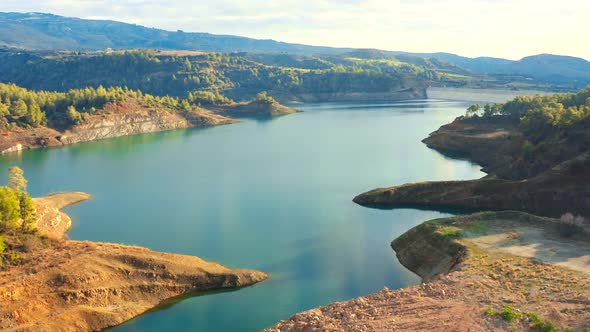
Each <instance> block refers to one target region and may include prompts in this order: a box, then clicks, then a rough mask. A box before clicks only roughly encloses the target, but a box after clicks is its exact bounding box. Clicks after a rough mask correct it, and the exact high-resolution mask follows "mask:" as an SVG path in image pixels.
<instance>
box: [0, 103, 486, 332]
mask: <svg viewBox="0 0 590 332" xmlns="http://www.w3.org/2000/svg"><path fill="white" fill-rule="evenodd" d="M465 107H466V105H465V104H461V103H454V102H444V101H436V100H423V101H408V102H398V103H373V104H352V103H330V104H313V105H306V106H304V107H301V108H302V109H303V110H304V111H305V112H303V113H299V114H295V115H290V116H285V117H281V118H277V119H274V120H270V121H255V120H247V121H244V122H242V123H239V124H234V125H228V126H222V127H216V128H208V129H192V130H180V131H173V132H165V133H158V134H148V135H140V136H134V137H125V138H118V139H112V140H105V141H99V142H92V143H86V144H79V145H73V146H68V147H65V148H56V149H45V150H38V151H29V152H26V153H24V154H22V155H20V156H15V155H13V156H5V157H2V158H0V169H2V173H1V174H0V175H3V176H5V175H6V169H7V168H8V166H9V165H18V166H20V167H22V168H23V169H24V170H25V174H26V176H27V177H28V178H29V181H30V191H31V192H32V194H34V195H43V194H46V193H50V192H55V191H68V190H76V191H85V192H88V193H90V194H92V195H93V196H94V199H93V200H91V201H89V202H86V203H83V204H80V205H77V206H74V207H71V208H69V209H68V210H67V212H68V213H69V214H70V215H71V216H72V218H73V219H74V226H73V228H72V230H71V232H70V237H71V238H73V239H77V240H92V241H107V242H119V243H126V244H133V245H140V246H146V247H149V248H151V249H154V250H160V251H169V252H175V253H182V254H189V255H197V256H200V257H202V258H204V259H207V260H213V261H217V262H220V263H222V264H224V265H226V266H230V267H240V268H252V269H258V270H262V271H265V272H268V273H270V275H271V279H269V280H268V281H265V282H263V283H260V284H258V285H255V286H253V287H248V288H244V289H241V290H238V291H232V292H223V293H213V294H208V295H205V296H195V297H190V298H187V299H185V300H183V301H181V302H179V303H177V304H175V305H173V306H167V307H165V308H162V309H161V310H158V311H154V312H151V313H148V314H146V315H144V316H141V317H139V318H137V319H134V320H132V321H130V322H128V323H126V324H124V325H122V326H119V327H117V328H115V330H120V331H139V330H141V331H165V330H169V331H234V330H239V331H258V330H260V329H262V328H264V327H268V326H271V325H273V324H274V323H276V322H278V321H279V320H281V319H286V318H288V317H289V316H291V315H293V314H295V313H297V312H300V311H303V310H306V309H311V308H314V307H317V306H320V305H325V304H328V303H330V302H334V301H341V300H347V299H351V298H354V297H357V296H360V295H367V294H369V293H371V292H375V291H378V290H380V289H382V288H383V287H385V286H387V287H390V288H400V287H404V286H408V285H412V284H416V283H418V282H419V278H418V277H416V276H415V275H414V274H413V273H411V272H409V271H408V270H406V269H405V268H404V267H403V266H401V265H400V264H399V262H398V261H397V259H396V257H395V253H394V252H393V251H392V250H391V248H390V246H389V244H390V242H391V240H393V239H394V238H396V237H397V236H398V235H400V234H402V233H403V232H405V231H406V230H408V229H409V228H411V227H413V226H415V225H417V224H419V223H421V222H423V221H425V220H428V219H433V218H437V217H441V216H445V214H442V213H439V212H429V211H419V210H412V209H399V210H376V209H369V208H364V207H361V206H358V205H356V204H354V203H353V202H352V201H351V199H352V198H353V197H354V196H355V195H357V194H359V193H361V192H364V191H366V190H368V189H373V188H375V187H379V186H388V185H396V184H403V183H407V182H415V181H423V180H451V179H470V178H477V177H480V176H482V173H481V172H480V171H479V168H478V167H477V166H475V165H472V164H470V163H468V162H466V161H458V160H451V159H448V158H445V157H444V156H442V155H440V154H439V153H437V152H435V151H433V150H430V149H428V148H427V147H426V146H425V145H424V144H423V143H421V142H420V141H421V140H422V139H423V138H424V137H426V136H427V135H428V133H430V132H432V131H433V130H435V129H437V128H438V127H439V126H440V125H442V124H445V123H448V122H450V121H451V120H452V119H453V118H455V117H456V116H458V115H460V114H462V113H463V112H464V110H465Z"/></svg>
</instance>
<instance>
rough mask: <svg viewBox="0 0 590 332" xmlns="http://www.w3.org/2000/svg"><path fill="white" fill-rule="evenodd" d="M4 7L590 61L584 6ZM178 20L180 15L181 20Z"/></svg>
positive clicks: (74, 2) (67, 0)
mask: <svg viewBox="0 0 590 332" xmlns="http://www.w3.org/2000/svg"><path fill="white" fill-rule="evenodd" d="M211 4H213V2H212V1H209V0H206V1H202V2H201V3H199V4H194V3H191V1H188V0H173V1H164V0H120V1H115V0H106V1H105V0H31V1H27V3H22V2H21V1H17V0H7V1H3V2H2V3H1V4H0V11H4V12H43V13H51V14H56V15H62V16H69V17H79V18H83V19H108V20H115V21H121V22H127V23H135V24H139V25H144V26H148V27H154V28H160V29H165V30H171V31H176V30H183V31H186V32H208V33H213V34H225V35H238V36H244V37H250V38H256V39H274V40H277V41H283V42H288V43H298V44H307V45H316V46H331V47H346V48H376V49H382V50H390V51H405V52H425V53H430V52H448V53H455V54H459V55H463V56H468V57H477V56H490V57H500V58H507V59H513V60H518V59H521V58H522V57H525V56H530V55H536V54H542V53H550V54H558V55H568V56H576V57H581V58H584V59H590V45H586V43H583V40H585V34H584V32H585V31H590V21H588V20H586V18H585V13H587V12H590V4H589V3H587V2H585V1H582V0H570V1H561V2H558V3H545V2H542V3H541V2H538V1H532V0H517V1H508V0H499V1H494V2H493V3H492V2H491V1H486V0H474V1H468V0H446V1H444V0H420V1H416V2H414V1H408V0H392V1H387V0H368V1H359V0H344V1H338V2H337V1H334V0H324V1H310V0H300V1H293V0H282V1H270V2H268V1H266V2H264V1H261V0H254V1H248V2H247V3H245V2H238V1H231V0H219V1H215V3H214V4H215V5H214V6H213V5H211ZM178 13H182V15H181V16H180V17H178V16H179V15H178Z"/></svg>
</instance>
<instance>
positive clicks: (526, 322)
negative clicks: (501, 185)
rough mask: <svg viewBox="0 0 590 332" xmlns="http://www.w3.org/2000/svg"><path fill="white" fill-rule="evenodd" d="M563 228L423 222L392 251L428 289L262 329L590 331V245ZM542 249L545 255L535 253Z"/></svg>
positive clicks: (486, 216) (485, 218)
mask: <svg viewBox="0 0 590 332" xmlns="http://www.w3.org/2000/svg"><path fill="white" fill-rule="evenodd" d="M557 225H558V221H557V220H555V219H550V218H543V217H537V216H533V215H530V214H526V213H522V212H517V211H504V212H483V213H476V214H472V215H466V216H455V217H450V218H441V219H435V220H430V221H426V222H425V223H423V224H421V225H418V226H416V227H414V228H413V229H411V230H409V231H408V232H406V233H405V234H403V235H401V236H400V237H398V238H397V239H396V240H394V241H393V242H392V244H391V247H392V249H394V250H395V252H396V256H397V257H398V258H399V260H400V262H401V263H402V264H403V265H404V266H406V267H407V268H408V269H410V270H411V271H413V272H414V273H416V274H418V275H419V276H421V277H422V278H423V283H422V284H420V285H417V286H412V287H407V288H401V289H397V290H390V289H388V288H384V290H382V291H380V292H377V293H374V294H370V295H368V296H363V297H359V298H355V299H352V300H348V301H343V302H336V303H332V304H329V305H326V306H322V307H319V308H316V309H311V310H308V311H305V312H302V313H299V314H296V315H294V316H292V317H291V318H289V319H287V320H284V321H281V322H279V323H278V324H277V325H275V326H273V327H270V328H268V329H267V330H265V331H267V332H282V331H324V330H329V331H353V330H364V331H383V332H385V331H392V330H404V331H450V330H452V331H465V332H467V331H472V330H478V331H482V330H483V331H489V330H508V329H510V330H514V331H528V330H530V329H535V328H538V329H540V330H543V328H549V327H552V328H553V329H556V328H559V329H560V330H561V329H566V330H567V329H570V330H581V329H582V328H584V327H587V326H588V324H590V310H588V308H589V307H590V300H589V299H590V297H588V296H589V295H590V278H588V275H589V274H590V263H588V262H587V261H586V260H587V259H588V258H589V257H590V242H589V240H590V238H585V239H570V238H567V237H563V235H561V234H560V233H559V231H558V229H557V228H556V226H557ZM538 246H540V247H543V246H545V247H546V249H544V250H542V251H536V250H531V249H530V247H534V248H536V247H538ZM552 255H554V256H552ZM574 258H575V259H574ZM508 313H514V315H511V316H509V319H507V318H505V317H506V316H507V315H508Z"/></svg>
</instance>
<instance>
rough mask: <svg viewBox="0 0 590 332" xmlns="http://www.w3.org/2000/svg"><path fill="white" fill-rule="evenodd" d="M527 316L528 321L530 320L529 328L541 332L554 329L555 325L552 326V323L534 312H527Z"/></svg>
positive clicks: (550, 331) (548, 331)
mask: <svg viewBox="0 0 590 332" xmlns="http://www.w3.org/2000/svg"><path fill="white" fill-rule="evenodd" d="M527 318H528V319H529V322H531V325H530V326H529V327H530V328H531V329H536V330H540V331H543V332H553V331H555V327H554V326H553V324H551V323H550V322H546V321H543V320H541V319H540V318H539V316H538V315H537V314H536V313H534V312H531V313H528V314H527Z"/></svg>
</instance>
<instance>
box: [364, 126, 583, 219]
mask: <svg viewBox="0 0 590 332" xmlns="http://www.w3.org/2000/svg"><path fill="white" fill-rule="evenodd" d="M588 125H590V124H589V123H588V121H582V122H581V123H579V124H578V125H577V126H575V127H574V128H572V129H571V130H569V131H568V132H567V133H566V134H567V135H564V137H560V138H559V139H551V140H547V141H545V142H543V143H542V144H543V148H544V152H543V154H542V158H530V159H527V158H524V157H523V153H522V150H523V145H524V142H525V138H524V137H523V135H522V134H521V133H520V132H519V131H518V130H517V128H516V126H515V125H513V124H511V123H510V122H509V121H499V120H493V121H480V120H477V119H475V120H468V119H458V120H456V121H455V122H453V123H451V124H449V125H446V126H443V127H441V128H440V129H439V130H437V131H436V132H434V133H432V134H431V135H430V136H429V137H428V138H427V139H425V140H424V142H425V143H426V144H427V145H428V146H429V147H431V148H434V149H436V150H438V151H441V152H443V153H453V154H455V155H456V154H459V155H462V156H465V157H466V158H468V159H470V160H473V161H475V162H477V163H480V164H482V165H484V171H486V172H488V173H489V175H488V176H486V177H484V178H482V179H479V180H470V181H439V182H422V183H410V184H405V185H400V186H393V187H388V188H379V189H375V190H371V191H368V192H366V193H363V194H361V195H358V196H357V197H355V198H354V199H353V200H354V201H355V202H356V203H358V204H361V205H366V206H378V207H384V208H394V207H403V206H415V207H422V208H433V209H445V208H458V209H468V210H480V211H481V210H520V211H527V212H532V213H536V214H540V215H547V216H560V215H562V214H564V213H567V212H571V213H577V214H581V215H586V216H588V215H590V173H589V172H587V170H588V169H589V167H590V150H589V147H590V145H588V144H587V142H588V140H589V139H590V134H589V133H590V132H588V130H587V128H588Z"/></svg>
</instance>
